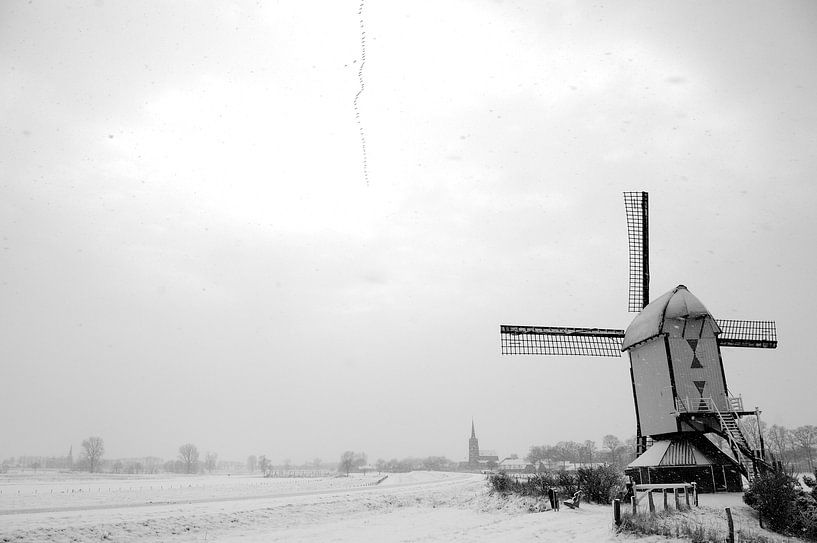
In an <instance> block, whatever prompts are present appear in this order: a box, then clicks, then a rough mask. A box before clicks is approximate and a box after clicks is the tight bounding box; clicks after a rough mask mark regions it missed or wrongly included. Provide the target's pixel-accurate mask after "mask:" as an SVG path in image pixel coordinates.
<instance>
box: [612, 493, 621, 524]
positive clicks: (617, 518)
mask: <svg viewBox="0 0 817 543" xmlns="http://www.w3.org/2000/svg"><path fill="white" fill-rule="evenodd" d="M613 522H614V523H615V525H616V526H621V500H619V499H618V498H616V499H615V500H613Z"/></svg>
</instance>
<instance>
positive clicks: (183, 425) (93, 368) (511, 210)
mask: <svg viewBox="0 0 817 543" xmlns="http://www.w3.org/2000/svg"><path fill="white" fill-rule="evenodd" d="M358 8H359V4H358V1H357V0H354V1H340V0H337V1H325V2H297V1H283V0H282V1H268V2H247V3H244V2H237V3H229V2H215V1H214V2H200V1H196V2H141V1H140V2H130V1H121V2H112V1H110V0H97V1H96V2H93V1H90V2H43V1H39V0H33V1H28V2H16V1H15V2H3V3H0V71H1V73H2V77H0V235H2V246H1V247H0V382H1V383H2V394H0V458H5V457H7V456H11V455H20V454H42V455H51V454H65V452H67V450H68V447H69V445H71V444H73V445H74V449H75V454H76V450H77V449H78V447H79V443H80V442H81V441H82V439H83V438H85V437H88V436H90V435H100V436H102V437H103V438H104V439H105V444H106V451H107V456H108V457H121V456H142V455H156V456H160V457H163V458H173V457H175V455H176V454H177V449H178V446H179V445H180V444H182V443H185V442H193V443H195V444H197V445H198V447H199V448H200V449H201V450H202V451H204V450H211V451H215V452H217V453H219V455H220V457H221V458H232V459H237V460H241V459H244V458H246V456H247V455H249V454H267V455H268V456H269V457H271V458H272V459H273V461H276V462H280V461H281V460H283V459H285V458H290V459H292V460H293V462H300V461H302V460H306V459H312V458H313V457H321V458H323V459H324V460H336V459H337V457H338V456H339V455H340V453H341V452H342V451H344V450H347V449H353V450H362V451H365V452H367V453H368V454H369V457H370V459H372V460H374V459H376V458H378V457H384V458H391V457H404V456H408V455H418V456H419V455H422V456H426V455H432V454H434V455H446V456H448V457H450V458H452V459H455V460H461V459H464V458H466V456H467V439H468V437H469V432H470V423H471V417H474V419H475V421H476V425H477V433H478V436H479V437H480V444H481V445H482V446H483V447H484V448H491V449H496V450H497V452H498V453H499V454H500V455H501V456H504V455H507V454H510V453H518V454H520V455H524V454H526V453H527V450H528V447H529V446H530V445H533V444H542V443H552V442H555V441H559V440H584V439H593V440H596V441H597V442H600V441H601V437H602V436H603V435H604V434H607V433H614V434H617V435H619V436H620V437H622V438H626V437H628V436H631V435H633V434H634V433H635V416H634V409H633V401H632V392H631V386H630V378H629V371H628V368H629V364H628V361H627V359H626V358H620V359H615V358H581V357H569V358H568V357H528V356H517V357H503V356H501V355H500V354H499V325H500V324H502V323H505V324H538V325H572V326H598V327H610V328H625V327H626V326H627V325H628V324H629V322H630V320H631V319H632V317H633V315H632V314H629V313H627V312H626V309H627V299H626V297H627V278H628V275H627V274H628V271H627V237H626V223H625V215H624V204H623V199H622V195H621V193H622V191H625V190H647V191H649V193H650V206H651V207H650V222H651V224H650V227H651V232H650V234H651V271H652V277H653V280H652V294H653V297H657V296H658V295H660V294H662V293H664V292H666V291H667V290H669V289H671V288H672V287H674V286H676V285H677V284H679V283H683V284H685V285H687V286H688V287H689V289H690V291H691V292H692V293H693V294H695V295H696V296H697V297H698V298H700V300H701V301H702V302H703V303H704V304H705V305H706V306H707V308H708V309H709V310H710V311H711V312H712V314H713V315H714V316H715V317H716V318H738V319H774V320H776V321H777V327H778V334H779V339H780V346H779V348H778V349H777V350H755V349H734V348H733V349H724V353H723V356H724V363H725V366H726V378H727V383H728V385H729V387H730V389H731V391H732V392H733V393H734V394H742V395H743V398H744V401H745V402H746V403H747V404H748V406H754V405H759V406H760V407H761V408H762V409H763V418H764V419H765V420H766V421H767V422H769V423H777V424H783V425H786V426H790V427H793V426H799V425H803V424H817V406H816V404H815V400H814V384H815V381H816V380H817V379H815V378H817V369H815V362H816V361H815V356H814V354H813V353H814V345H813V343H812V341H813V338H814V330H813V329H812V326H813V324H812V323H813V321H814V314H813V310H814V308H815V307H817V289H816V288H815V287H814V279H815V272H817V254H816V253H815V248H814V245H815V239H814V238H815V234H817V213H815V211H814V210H815V208H817V186H815V178H814V172H815V171H817V156H815V149H817V100H815V97H817V70H815V66H817V4H816V3H814V2H811V1H802V2H796V1H779V2H747V1H744V0H741V1H736V2H717V3H713V2H609V3H591V2H567V1H566V2H547V3H545V2H541V1H539V0H506V1H488V0H467V1H466V0H443V1H441V0H433V1H432V0H412V1H411V2H384V1H375V0H367V1H366V3H365V4H364V9H363V18H364V30H365V33H366V34H365V47H366V62H365V65H364V66H363V79H364V82H365V87H364V90H363V92H362V93H361V94H360V97H359V102H358V106H359V111H360V119H361V124H362V127H363V130H364V134H365V141H366V150H367V157H368V184H367V182H366V179H365V178H364V171H363V161H362V148H361V140H360V132H359V126H358V124H357V122H356V117H355V107H354V105H355V104H354V100H355V95H356V94H357V93H358V92H359V90H360V89H361V87H360V81H359V79H358V71H359V68H360V63H361V25H360V21H359V16H358Z"/></svg>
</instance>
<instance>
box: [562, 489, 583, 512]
mask: <svg viewBox="0 0 817 543" xmlns="http://www.w3.org/2000/svg"><path fill="white" fill-rule="evenodd" d="M581 501H582V491H581V490H579V491H578V492H576V493H575V494H573V498H572V499H570V500H565V501H563V502H562V503H563V504H565V505H566V506H568V507H570V508H571V509H578V508H579V504H580V503H581Z"/></svg>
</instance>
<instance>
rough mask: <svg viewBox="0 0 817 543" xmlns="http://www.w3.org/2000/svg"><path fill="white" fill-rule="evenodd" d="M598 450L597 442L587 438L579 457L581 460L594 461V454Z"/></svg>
mask: <svg viewBox="0 0 817 543" xmlns="http://www.w3.org/2000/svg"><path fill="white" fill-rule="evenodd" d="M595 452H596V442H595V441H592V440H590V439H588V440H585V442H584V443H582V445H581V447H580V448H579V459H580V460H581V462H585V463H590V464H592V463H593V454H594V453H595Z"/></svg>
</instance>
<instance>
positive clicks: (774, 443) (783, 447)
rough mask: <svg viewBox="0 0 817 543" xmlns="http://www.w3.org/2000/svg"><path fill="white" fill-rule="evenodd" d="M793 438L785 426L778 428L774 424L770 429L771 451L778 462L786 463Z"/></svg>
mask: <svg viewBox="0 0 817 543" xmlns="http://www.w3.org/2000/svg"><path fill="white" fill-rule="evenodd" d="M790 441H791V436H790V435H789V430H788V428H786V427H785V426H778V425H777V424H772V426H771V427H770V428H769V450H770V451H771V453H772V454H773V455H774V456H775V458H776V459H777V460H780V461H781V462H783V463H785V462H786V456H787V454H786V453H787V452H788V449H789V443H790Z"/></svg>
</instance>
